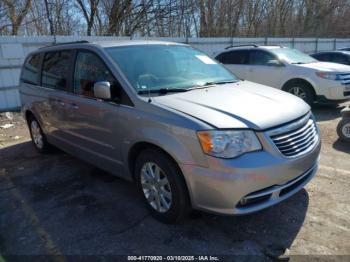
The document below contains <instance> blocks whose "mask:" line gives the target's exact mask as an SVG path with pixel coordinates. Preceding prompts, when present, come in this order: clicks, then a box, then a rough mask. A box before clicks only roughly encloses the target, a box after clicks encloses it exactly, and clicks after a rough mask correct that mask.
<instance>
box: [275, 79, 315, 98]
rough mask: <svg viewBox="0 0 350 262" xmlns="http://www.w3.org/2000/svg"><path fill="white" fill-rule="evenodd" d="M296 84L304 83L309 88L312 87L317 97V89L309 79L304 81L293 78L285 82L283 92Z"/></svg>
mask: <svg viewBox="0 0 350 262" xmlns="http://www.w3.org/2000/svg"><path fill="white" fill-rule="evenodd" d="M294 83H303V84H306V85H307V86H309V87H310V89H311V91H312V93H313V94H314V96H315V97H316V95H317V94H316V90H315V87H314V85H313V84H312V83H311V81H309V80H307V79H304V78H301V77H297V78H292V79H289V80H288V81H287V82H285V83H284V84H283V85H282V88H281V89H282V90H283V91H286V88H287V87H288V86H289V85H291V84H294Z"/></svg>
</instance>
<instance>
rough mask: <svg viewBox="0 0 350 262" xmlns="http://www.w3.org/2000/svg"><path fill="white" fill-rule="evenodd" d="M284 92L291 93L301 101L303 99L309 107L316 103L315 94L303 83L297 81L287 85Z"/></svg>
mask: <svg viewBox="0 0 350 262" xmlns="http://www.w3.org/2000/svg"><path fill="white" fill-rule="evenodd" d="M283 90H284V91H286V92H288V93H291V94H293V95H295V96H297V97H299V98H301V99H303V100H304V101H305V102H306V103H308V104H309V105H312V104H313V103H314V101H315V94H314V92H313V90H312V87H310V86H309V85H308V84H307V83H303V82H301V81H295V82H291V83H289V84H287V86H286V87H285V88H283Z"/></svg>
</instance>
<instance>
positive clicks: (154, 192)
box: [141, 162, 172, 213]
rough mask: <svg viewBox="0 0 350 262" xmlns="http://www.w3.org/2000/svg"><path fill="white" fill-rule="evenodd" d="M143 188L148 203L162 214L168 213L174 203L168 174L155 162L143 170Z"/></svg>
mask: <svg viewBox="0 0 350 262" xmlns="http://www.w3.org/2000/svg"><path fill="white" fill-rule="evenodd" d="M141 186H142V191H143V194H144V195H145V197H146V199H147V201H148V203H149V204H150V205H151V207H153V208H154V209H155V210H157V211H158V212H160V213H164V212H167V211H168V210H169V209H170V207H171V203H172V194H171V188H170V184H169V181H168V178H167V176H166V174H165V173H164V172H163V170H162V169H161V168H160V167H159V166H158V165H157V164H155V163H153V162H147V163H145V164H144V165H143V167H142V169H141Z"/></svg>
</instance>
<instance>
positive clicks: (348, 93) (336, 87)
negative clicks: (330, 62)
mask: <svg viewBox="0 0 350 262" xmlns="http://www.w3.org/2000/svg"><path fill="white" fill-rule="evenodd" d="M324 84H325V83H322V84H321V85H320V89H321V90H320V91H321V92H317V93H318V94H317V95H319V96H320V97H324V98H325V99H326V100H347V99H350V86H345V85H342V84H341V83H340V82H338V81H329V80H327V83H326V85H325V87H322V86H324Z"/></svg>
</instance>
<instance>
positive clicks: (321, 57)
mask: <svg viewBox="0 0 350 262" xmlns="http://www.w3.org/2000/svg"><path fill="white" fill-rule="evenodd" d="M312 57H314V58H316V59H317V60H320V61H329V60H330V57H329V53H323V54H315V55H313V56H312Z"/></svg>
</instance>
